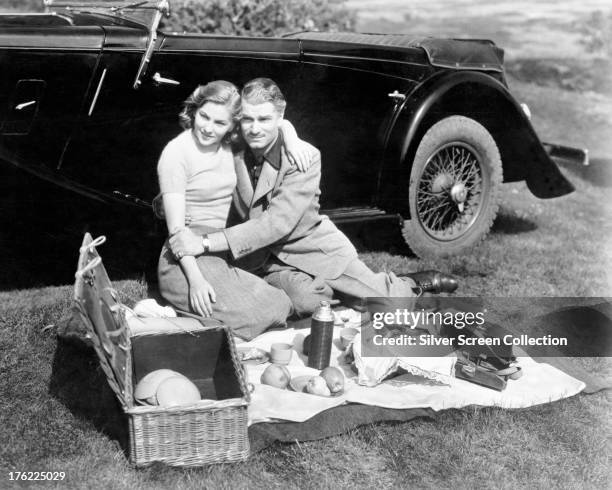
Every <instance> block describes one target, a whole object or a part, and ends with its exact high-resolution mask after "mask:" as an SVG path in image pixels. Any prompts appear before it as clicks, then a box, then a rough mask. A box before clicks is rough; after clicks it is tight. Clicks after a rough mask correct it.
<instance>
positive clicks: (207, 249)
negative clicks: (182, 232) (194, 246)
mask: <svg viewBox="0 0 612 490" xmlns="http://www.w3.org/2000/svg"><path fill="white" fill-rule="evenodd" d="M202 246H203V247H204V252H203V253H205V254H207V253H208V252H210V240H209V239H208V235H204V236H203V237H202Z"/></svg>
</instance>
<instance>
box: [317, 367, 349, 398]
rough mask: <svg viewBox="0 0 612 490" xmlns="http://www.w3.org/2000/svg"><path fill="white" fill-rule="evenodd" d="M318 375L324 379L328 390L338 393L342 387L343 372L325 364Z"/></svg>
mask: <svg viewBox="0 0 612 490" xmlns="http://www.w3.org/2000/svg"><path fill="white" fill-rule="evenodd" d="M319 376H321V378H323V379H324V380H325V383H326V384H327V387H328V388H329V391H330V392H332V393H338V392H339V391H342V390H343V389H344V374H342V371H340V369H338V368H337V367H334V366H327V367H326V368H325V369H323V371H321V372H320V373H319Z"/></svg>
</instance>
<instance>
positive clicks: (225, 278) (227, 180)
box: [157, 80, 299, 339]
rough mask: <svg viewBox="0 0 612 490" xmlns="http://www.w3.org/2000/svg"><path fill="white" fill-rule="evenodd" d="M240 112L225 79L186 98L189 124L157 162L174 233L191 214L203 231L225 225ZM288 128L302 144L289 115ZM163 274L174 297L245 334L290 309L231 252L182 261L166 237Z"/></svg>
mask: <svg viewBox="0 0 612 490" xmlns="http://www.w3.org/2000/svg"><path fill="white" fill-rule="evenodd" d="M239 112H240V94H239V92H238V89H237V88H236V86H235V85H233V84H232V83H230V82H226V81H223V80H217V81H214V82H210V83H208V84H207V85H204V86H199V87H198V88H197V89H196V90H195V91H194V92H193V93H192V94H191V95H190V96H189V98H188V99H187V100H186V101H185V103H184V109H183V111H182V112H181V114H180V116H179V117H180V122H181V126H182V127H183V128H184V129H185V131H183V132H182V133H181V134H179V135H178V136H177V137H176V138H174V139H173V140H171V141H170V142H169V143H168V144H167V145H166V147H165V148H164V150H163V152H162V154H161V157H160V159H159V163H158V167H157V170H158V177H159V186H160V191H161V194H162V200H163V208H164V213H165V219H166V224H167V226H168V232H169V234H170V235H172V234H173V233H176V232H177V231H180V230H181V229H182V228H183V227H184V226H185V216H186V214H187V215H189V217H190V221H189V228H191V229H192V230H193V231H194V232H195V233H197V234H199V235H203V234H205V233H211V232H213V231H217V230H219V229H223V228H225V227H226V221H227V217H228V213H229V210H230V206H231V201H232V194H233V191H234V187H235V186H236V174H235V171H234V159H233V154H232V149H231V146H230V139H231V135H232V131H233V129H234V126H235V124H236V122H237V120H238V117H239ZM282 131H283V136H284V137H285V141H289V142H293V146H295V145H298V146H299V144H298V142H297V141H296V140H297V135H296V134H295V130H294V129H293V126H291V125H290V123H288V122H287V123H286V125H285V126H284V127H283V130H282ZM287 146H288V148H287V151H288V153H291V151H290V148H289V146H291V144H288V145H287ZM295 153H299V151H298V152H294V154H295ZM158 276H159V289H160V293H161V295H162V296H163V297H164V298H165V299H166V300H167V301H169V302H170V303H171V304H173V305H174V306H176V307H177V308H179V309H182V310H185V311H189V310H191V311H195V312H196V313H198V314H200V315H203V316H214V317H215V318H216V319H218V320H221V321H223V322H224V323H225V324H226V325H228V326H229V327H231V328H232V330H233V331H234V333H235V334H236V335H238V336H239V337H242V338H244V339H252V338H253V337H255V336H257V335H259V334H260V333H261V332H263V331H264V330H266V329H267V328H270V327H277V326H283V325H284V324H285V320H286V318H287V316H288V315H289V314H290V313H291V310H292V306H291V302H290V300H289V297H288V296H287V295H286V294H285V292H284V291H282V290H280V289H277V288H275V287H273V286H270V285H269V284H268V283H266V282H265V281H264V280H263V279H260V278H259V277H257V276H255V275H253V274H250V273H248V272H246V271H243V270H241V269H238V268H236V267H233V266H231V265H230V264H228V262H227V257H226V256H225V254H217V255H215V254H206V255H201V256H198V257H193V256H185V257H181V258H180V260H178V261H177V260H175V258H174V257H173V255H172V252H171V251H170V249H169V247H168V243H167V242H166V243H165V244H164V247H163V249H162V252H161V256H160V259H159V266H158Z"/></svg>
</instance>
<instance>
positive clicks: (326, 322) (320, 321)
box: [308, 301, 334, 369]
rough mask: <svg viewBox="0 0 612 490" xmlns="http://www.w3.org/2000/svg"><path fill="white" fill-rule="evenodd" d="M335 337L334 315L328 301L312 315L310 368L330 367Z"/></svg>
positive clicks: (322, 303) (323, 302) (322, 302)
mask: <svg viewBox="0 0 612 490" xmlns="http://www.w3.org/2000/svg"><path fill="white" fill-rule="evenodd" d="M333 337H334V313H333V312H332V309H331V306H330V304H329V302H328V301H321V304H320V305H319V307H318V308H317V309H316V310H315V312H314V313H313V314H312V322H311V324H310V351H309V353H308V367H311V368H315V369H324V368H326V367H327V366H329V358H330V357H331V347H332V340H333Z"/></svg>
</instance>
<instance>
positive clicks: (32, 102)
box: [15, 100, 36, 111]
mask: <svg viewBox="0 0 612 490" xmlns="http://www.w3.org/2000/svg"><path fill="white" fill-rule="evenodd" d="M34 104H36V100H30V101H28V102H22V103H21V104H17V105H16V106H15V110H16V111H20V110H21V109H25V108H26V107H29V106H31V105H34Z"/></svg>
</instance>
